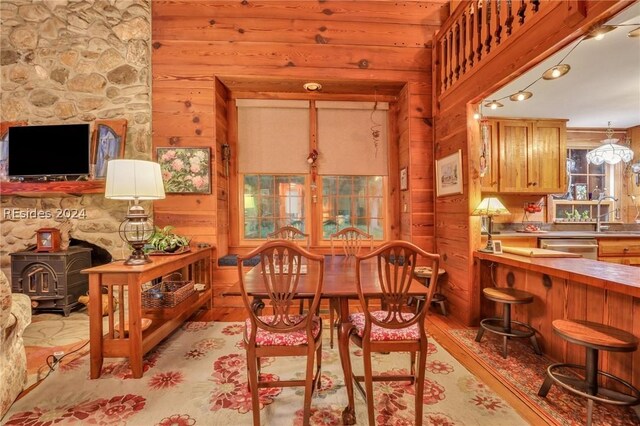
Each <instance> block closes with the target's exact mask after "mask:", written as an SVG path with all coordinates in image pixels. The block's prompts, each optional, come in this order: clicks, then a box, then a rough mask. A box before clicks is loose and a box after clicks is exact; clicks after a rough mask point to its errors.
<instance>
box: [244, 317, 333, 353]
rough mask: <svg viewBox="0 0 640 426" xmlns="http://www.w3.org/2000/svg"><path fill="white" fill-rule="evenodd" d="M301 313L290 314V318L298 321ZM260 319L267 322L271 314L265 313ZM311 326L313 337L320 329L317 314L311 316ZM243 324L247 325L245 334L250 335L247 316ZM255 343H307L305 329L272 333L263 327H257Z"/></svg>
mask: <svg viewBox="0 0 640 426" xmlns="http://www.w3.org/2000/svg"><path fill="white" fill-rule="evenodd" d="M302 317H303V315H290V318H291V319H292V320H293V321H294V322H298V321H300V320H301V319H302ZM259 318H260V319H261V320H262V321H264V322H266V323H267V324H268V323H269V322H271V321H272V320H273V315H266V316H261V317H259ZM312 321H313V327H312V329H311V332H312V333H313V337H314V338H317V337H318V335H319V334H320V331H321V330H322V322H321V320H320V317H319V316H316V315H314V316H313V318H312ZM245 326H246V327H247V330H246V336H249V335H251V320H250V319H249V318H247V320H246V321H245ZM256 344H257V345H258V346H300V345H306V344H307V332H306V330H305V329H304V328H303V329H300V330H296V331H293V332H288V333H274V332H270V331H267V330H263V329H258V333H257V335H256Z"/></svg>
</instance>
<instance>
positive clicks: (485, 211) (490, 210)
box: [471, 197, 509, 253]
mask: <svg viewBox="0 0 640 426" xmlns="http://www.w3.org/2000/svg"><path fill="white" fill-rule="evenodd" d="M501 214H509V210H507V208H506V207H505V206H504V205H502V203H501V202H500V200H498V199H497V198H495V197H485V198H483V199H482V201H481V202H480V204H478V207H476V208H475V210H474V211H472V212H471V216H487V217H488V218H489V225H488V226H487V235H488V236H487V246H486V247H485V248H483V249H480V250H478V251H482V252H485V253H493V240H492V239H491V232H492V231H493V216H499V215H501Z"/></svg>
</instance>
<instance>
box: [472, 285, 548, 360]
mask: <svg viewBox="0 0 640 426" xmlns="http://www.w3.org/2000/svg"><path fill="white" fill-rule="evenodd" d="M482 294H483V295H484V297H486V298H487V299H489V300H492V301H494V302H497V303H502V304H503V305H504V306H503V309H502V318H485V319H483V320H482V321H480V328H479V329H478V334H477V335H476V342H480V340H482V335H483V334H484V332H485V330H486V331H488V332H490V333H495V334H499V335H500V336H502V357H503V358H506V357H507V339H508V338H509V337H517V338H524V337H529V338H531V344H532V345H533V350H534V351H535V353H536V354H538V355H541V354H542V352H540V347H539V346H538V340H537V339H536V330H535V329H534V328H533V327H531V326H530V325H529V324H525V323H523V322H520V321H515V320H512V319H511V305H523V304H527V303H531V302H533V294H531V293H529V292H526V291H524V290H517V289H515V288H510V287H486V288H484V289H482ZM514 324H515V325H517V326H519V327H520V328H513V325H514Z"/></svg>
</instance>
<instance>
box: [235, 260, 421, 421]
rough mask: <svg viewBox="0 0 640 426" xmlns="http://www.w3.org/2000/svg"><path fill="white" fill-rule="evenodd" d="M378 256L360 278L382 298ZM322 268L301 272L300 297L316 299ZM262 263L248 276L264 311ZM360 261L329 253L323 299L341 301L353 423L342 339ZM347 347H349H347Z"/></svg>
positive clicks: (415, 291)
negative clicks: (343, 338)
mask: <svg viewBox="0 0 640 426" xmlns="http://www.w3.org/2000/svg"><path fill="white" fill-rule="evenodd" d="M376 265H377V261H376V259H375V258H374V259H369V260H367V261H363V262H362V263H361V265H360V279H361V283H362V290H363V294H364V295H365V297H367V298H372V299H375V298H379V297H380V295H381V289H380V284H379V280H378V273H377V266H376ZM318 273H319V267H318V264H317V262H314V263H312V264H309V265H308V266H307V268H306V273H303V274H301V275H300V280H299V283H298V296H297V297H299V298H313V295H314V293H315V288H314V287H313V285H314V283H315V282H316V281H317V274H318ZM261 275H262V272H261V266H260V265H259V264H258V265H256V266H254V267H253V268H252V269H251V270H250V271H249V272H247V274H246V275H245V277H244V283H245V288H246V290H247V294H248V295H249V296H251V297H252V298H253V303H252V308H253V309H254V310H256V309H257V310H260V309H262V308H263V307H264V304H263V299H264V298H267V297H268V296H267V294H266V292H265V288H264V282H263V278H262V276H261ZM356 285H357V284H356V262H355V259H353V258H348V259H347V258H345V257H344V256H326V257H325V261H324V276H323V283H322V293H321V297H322V298H323V299H336V300H337V301H338V306H339V311H340V319H341V324H340V327H338V342H339V343H340V344H339V352H340V363H341V364H342V370H343V373H344V383H345V388H346V390H347V398H348V405H347V407H346V408H345V409H344V410H343V412H342V422H343V424H346V425H352V424H355V422H356V413H355V403H354V397H353V388H354V386H353V382H352V381H351V376H352V369H351V359H350V357H349V347H348V341H347V344H346V345H343V344H342V343H341V342H342V339H341V338H340V337H341V336H342V334H343V333H344V332H346V330H348V328H349V300H353V299H357V298H358V290H357V288H356ZM427 291H428V289H427V287H425V285H424V284H422V283H421V282H420V281H418V280H416V279H414V280H413V282H412V283H411V287H410V289H409V295H410V296H425V295H426V293H427ZM240 294H241V293H240V286H239V284H236V285H234V286H232V287H231V288H229V289H228V290H227V291H225V292H224V295H225V296H238V295H240ZM343 346H346V347H343Z"/></svg>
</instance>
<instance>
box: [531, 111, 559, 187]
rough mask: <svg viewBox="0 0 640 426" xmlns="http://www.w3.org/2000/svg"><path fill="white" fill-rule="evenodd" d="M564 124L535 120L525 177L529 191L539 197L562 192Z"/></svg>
mask: <svg viewBox="0 0 640 426" xmlns="http://www.w3.org/2000/svg"><path fill="white" fill-rule="evenodd" d="M566 135H567V132H566V123H565V122H564V121H553V120H537V121H535V122H534V123H533V137H534V140H533V143H532V144H530V146H529V149H530V153H529V157H528V158H529V164H528V168H527V173H528V176H529V182H530V187H531V188H533V190H534V191H538V192H543V193H559V192H565V191H566V186H567V173H566V157H567V147H566V145H567V139H566Z"/></svg>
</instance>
